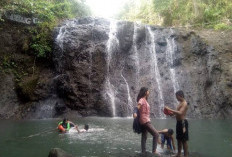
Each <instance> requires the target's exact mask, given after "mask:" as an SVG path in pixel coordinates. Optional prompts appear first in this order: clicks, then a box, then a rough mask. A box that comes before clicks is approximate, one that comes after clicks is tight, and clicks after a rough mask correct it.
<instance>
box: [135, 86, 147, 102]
mask: <svg viewBox="0 0 232 157" xmlns="http://www.w3.org/2000/svg"><path fill="white" fill-rule="evenodd" d="M147 91H148V88H146V87H142V88H141V89H140V91H139V94H138V96H137V102H139V100H140V99H141V98H143V97H144V96H146V92H147Z"/></svg>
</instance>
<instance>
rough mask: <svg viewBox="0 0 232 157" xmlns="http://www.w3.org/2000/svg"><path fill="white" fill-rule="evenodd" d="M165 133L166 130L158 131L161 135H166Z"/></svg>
mask: <svg viewBox="0 0 232 157" xmlns="http://www.w3.org/2000/svg"><path fill="white" fill-rule="evenodd" d="M166 132H167V129H164V130H160V131H158V133H159V134H163V133H166Z"/></svg>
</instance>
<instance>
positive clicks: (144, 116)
mask: <svg viewBox="0 0 232 157" xmlns="http://www.w3.org/2000/svg"><path fill="white" fill-rule="evenodd" d="M148 96H149V90H148V88H146V87H142V88H141V89H140V91H139V94H138V96H137V102H138V109H139V114H140V118H139V122H140V124H141V126H142V138H141V147H142V153H145V152H146V140H147V132H149V133H150V134H151V135H152V136H153V147H152V152H153V154H155V155H158V156H160V154H159V153H158V152H157V151H156V148H157V142H158V137H159V133H158V132H157V130H156V129H155V128H154V127H153V126H152V124H151V119H150V105H149V104H148V102H147V99H148Z"/></svg>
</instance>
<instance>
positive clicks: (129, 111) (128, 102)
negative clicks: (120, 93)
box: [121, 72, 133, 115]
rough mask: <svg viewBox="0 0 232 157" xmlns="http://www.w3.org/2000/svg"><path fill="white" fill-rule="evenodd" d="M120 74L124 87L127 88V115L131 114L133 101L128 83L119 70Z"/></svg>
mask: <svg viewBox="0 0 232 157" xmlns="http://www.w3.org/2000/svg"><path fill="white" fill-rule="evenodd" d="M121 76H122V78H123V80H124V81H125V83H126V89H127V115H131V113H132V110H133V101H132V98H131V96H130V87H129V84H128V82H127V80H126V78H125V77H124V76H123V74H122V72H121Z"/></svg>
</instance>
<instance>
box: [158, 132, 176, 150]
mask: <svg viewBox="0 0 232 157" xmlns="http://www.w3.org/2000/svg"><path fill="white" fill-rule="evenodd" d="M165 141H167V146H168V147H170V149H173V148H172V140H171V138H170V137H167V136H165V135H164V134H161V143H162V144H163V145H164V144H165Z"/></svg>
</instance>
